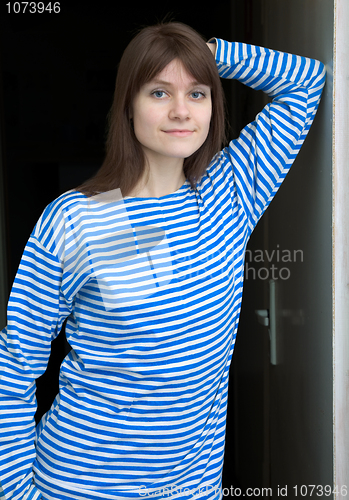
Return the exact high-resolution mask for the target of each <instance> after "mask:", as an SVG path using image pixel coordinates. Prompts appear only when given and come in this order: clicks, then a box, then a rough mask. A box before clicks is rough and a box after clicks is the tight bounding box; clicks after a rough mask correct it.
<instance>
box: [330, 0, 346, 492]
mask: <svg viewBox="0 0 349 500" xmlns="http://www.w3.org/2000/svg"><path fill="white" fill-rule="evenodd" d="M332 241H333V259H332V262H333V440H334V442H333V452H334V460H333V464H334V465H333V467H334V471H333V476H334V485H335V486H337V487H338V488H339V491H340V488H341V487H342V486H347V488H348V493H349V2H348V0H335V1H334V53H333V240H332ZM334 498H336V499H338V500H339V499H342V498H343V499H345V498H347V496H346V495H345V494H344V492H343V494H342V493H341V492H340V493H339V495H338V496H337V497H336V496H335V495H334Z"/></svg>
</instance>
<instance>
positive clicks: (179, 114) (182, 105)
mask: <svg viewBox="0 0 349 500" xmlns="http://www.w3.org/2000/svg"><path fill="white" fill-rule="evenodd" d="M189 116H190V110H189V106H188V103H187V102H186V100H185V98H184V97H181V96H178V97H175V98H174V99H173V100H172V103H171V108H170V112H169V117H170V118H171V119H172V120H173V119H180V120H185V119H187V118H188V117H189Z"/></svg>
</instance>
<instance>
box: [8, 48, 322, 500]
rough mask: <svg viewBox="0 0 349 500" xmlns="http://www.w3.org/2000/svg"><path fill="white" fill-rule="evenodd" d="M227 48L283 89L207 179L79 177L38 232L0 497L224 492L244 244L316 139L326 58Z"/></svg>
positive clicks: (250, 77) (115, 497)
mask: <svg viewBox="0 0 349 500" xmlns="http://www.w3.org/2000/svg"><path fill="white" fill-rule="evenodd" d="M216 60H217V66H218V70H219V73H220V75H221V76H222V77H224V78H235V79H238V80H240V81H241V82H242V83H244V84H246V85H248V86H250V87H252V88H254V89H261V90H263V91H264V92H266V93H267V94H268V95H269V96H270V97H271V98H272V99H273V100H272V102H270V103H269V104H268V105H266V106H265V108H264V109H263V110H262V111H261V113H259V115H258V116H257V117H256V119H255V121H254V122H253V123H250V124H249V125H247V126H246V127H245V128H244V129H243V130H242V131H241V134H240V136H239V138H238V139H236V140H233V141H232V142H231V143H230V144H229V146H228V147H226V148H225V149H224V150H223V151H221V152H219V153H218V154H217V155H216V156H215V158H214V159H213V160H212V162H211V164H210V165H209V166H208V168H207V170H206V172H205V174H204V175H203V177H202V178H201V179H200V181H199V182H198V184H197V187H196V189H192V188H191V187H190V184H189V182H188V181H187V182H185V184H184V185H183V186H182V187H181V188H180V189H179V190H178V191H176V192H175V193H172V194H169V195H166V196H163V197H161V198H134V197H125V198H123V197H122V196H121V193H120V191H119V190H114V191H110V192H108V193H105V194H101V195H98V196H95V197H92V198H87V197H86V196H85V195H83V194H81V193H79V192H77V191H75V190H73V191H69V192H68V193H65V194H63V195H62V196H60V197H59V198H58V199H56V200H55V201H53V202H52V203H51V204H50V205H49V206H48V207H47V208H46V209H45V210H44V212H43V214H42V216H41V217H40V219H39V221H38V223H37V224H36V226H35V228H34V230H33V233H32V235H31V237H30V239H29V241H28V244H27V246H26V248H25V251H24V254H23V258H22V261H21V264H20V267H19V270H18V273H17V276H16V279H15V282H14V285H13V289H12V293H11V297H10V301H9V306H8V325H7V328H5V329H4V330H3V332H2V336H1V343H0V347H1V380H0V404H1V407H2V409H1V441H0V442H1V456H0V462H1V488H2V495H3V496H1V495H0V498H6V499H7V500H23V499H25V500H29V499H30V500H32V499H37V498H40V495H42V498H44V499H46V500H58V499H69V500H97V499H98V500H100V499H106V500H107V499H110V500H125V499H139V498H142V497H143V498H147V497H148V498H149V497H150V496H151V498H153V499H155V500H160V499H163V498H171V497H175V498H180V499H192V498H204V499H207V500H209V499H210V500H213V499H214V500H217V499H219V498H220V497H221V473H222V465H223V455H224V436H225V421H226V407H227V390H228V372H229V366H230V362H231V357H232V352H233V348H234V342H235V337H236V332H237V326H238V319H239V313H240V306H241V298H242V286H243V267H244V253H245V249H246V244H247V241H248V239H249V236H250V234H251V232H252V230H253V228H254V227H255V225H256V223H257V221H258V220H259V218H260V217H261V215H262V214H263V212H264V211H265V209H266V208H267V206H268V204H269V203H270V201H271V199H272V198H273V196H274V195H275V193H276V191H277V189H278V187H279V186H280V184H281V182H282V180H283V179H284V177H285V175H286V173H287V171H288V169H289V167H290V166H291V164H292V162H293V161H294V159H295V157H296V155H297V153H298V151H299V149H300V147H301V145H302V143H303V141H304V139H305V137H306V134H307V132H308V130H309V127H310V125H311V123H312V120H313V118H314V115H315V113H316V109H317V106H318V104H319V100H320V95H321V91H322V88H323V85H324V81H325V70H324V66H323V65H322V64H321V63H320V62H318V61H315V60H311V59H307V58H304V57H299V56H295V55H290V54H284V53H281V52H277V51H272V50H268V49H264V48H261V47H254V46H251V45H246V44H242V43H228V42H224V41H222V40H217V53H216ZM66 318H68V320H67V325H66V336H67V340H68V342H69V344H70V346H71V347H72V350H71V351H70V353H69V354H68V355H67V356H66V358H65V359H64V361H63V363H62V366H61V371H60V390H59V394H58V395H57V397H56V399H55V402H54V404H53V406H52V408H51V409H50V411H49V412H48V413H47V414H46V415H45V416H44V417H43V419H42V421H41V422H40V424H39V425H38V428H37V429H36V428H35V424H34V414H35V411H36V400H35V379H36V378H38V377H39V376H40V375H42V373H43V372H44V371H45V369H46V366H47V362H48V358H49V355H50V348H51V341H52V339H53V338H55V337H56V336H57V334H58V333H59V331H60V329H61V326H62V324H63V321H64V320H65V319H66Z"/></svg>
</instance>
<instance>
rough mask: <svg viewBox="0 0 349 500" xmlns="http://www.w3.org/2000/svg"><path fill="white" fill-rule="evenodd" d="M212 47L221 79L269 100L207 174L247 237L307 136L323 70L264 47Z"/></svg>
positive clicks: (221, 44)
mask: <svg viewBox="0 0 349 500" xmlns="http://www.w3.org/2000/svg"><path fill="white" fill-rule="evenodd" d="M216 44H217V49H216V62H217V68H218V72H219V74H220V76H221V77H222V78H232V79H237V80H239V81H240V82H241V83H243V84H245V85H247V86H249V87H251V88H253V89H255V90H262V91H263V92H265V93H266V94H267V95H268V96H269V97H270V98H271V99H272V101H271V102H270V103H268V104H267V105H266V106H265V107H264V109H263V110H262V111H261V112H260V113H259V114H258V115H257V116H256V118H255V120H254V121H253V122H252V123H250V124H248V125H247V126H246V127H244V129H243V130H242V131H241V133H240V135H239V137H238V138H237V139H235V140H233V141H231V142H230V144H229V146H228V147H227V148H225V149H224V150H223V151H222V152H221V153H220V154H219V157H218V159H217V158H216V159H215V166H214V168H213V169H211V171H209V172H208V173H209V176H210V177H211V180H213V182H218V184H219V183H221V182H224V183H225V184H227V185H228V186H226V187H228V189H230V193H231V196H232V199H233V200H237V202H238V204H239V207H240V211H242V213H243V214H244V220H243V221H242V224H243V225H245V224H247V225H248V228H249V234H250V233H251V231H252V230H253V228H254V226H255V225H256V223H257V221H258V220H259V218H260V217H261V215H262V214H263V212H264V211H265V209H266V208H267V206H268V204H269V203H270V201H271V199H272V198H273V196H274V195H275V193H276V191H277V189H278V188H279V186H280V184H281V182H282V180H283V179H284V177H285V175H286V173H287V172H288V170H289V168H290V166H291V165H292V163H293V161H294V159H295V158H296V156H297V153H298V152H299V150H300V147H301V145H302V144H303V142H304V139H305V137H306V135H307V133H308V131H309V128H310V126H311V124H312V122H313V119H314V116H315V113H316V111H317V108H318V105H319V101H320V96H321V92H322V89H323V86H324V84H325V68H324V65H323V64H322V63H321V62H319V61H317V60H314V59H309V58H306V57H301V56H296V55H292V54H287V53H283V52H278V51H274V50H269V49H266V48H263V47H257V46H253V45H247V44H243V43H239V42H236V43H230V42H226V41H223V40H220V39H216ZM217 164H218V168H217ZM222 172H223V173H222ZM222 176H223V177H224V179H222Z"/></svg>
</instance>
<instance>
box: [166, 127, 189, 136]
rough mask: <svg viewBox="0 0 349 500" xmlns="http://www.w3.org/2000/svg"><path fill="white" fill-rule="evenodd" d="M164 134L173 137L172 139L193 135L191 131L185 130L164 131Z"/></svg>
mask: <svg viewBox="0 0 349 500" xmlns="http://www.w3.org/2000/svg"><path fill="white" fill-rule="evenodd" d="M164 132H165V133H166V134H168V135H173V136H174V137H188V136H190V135H192V134H193V133H194V131H193V130H187V129H184V130H182V129H177V128H173V129H170V130H164Z"/></svg>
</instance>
